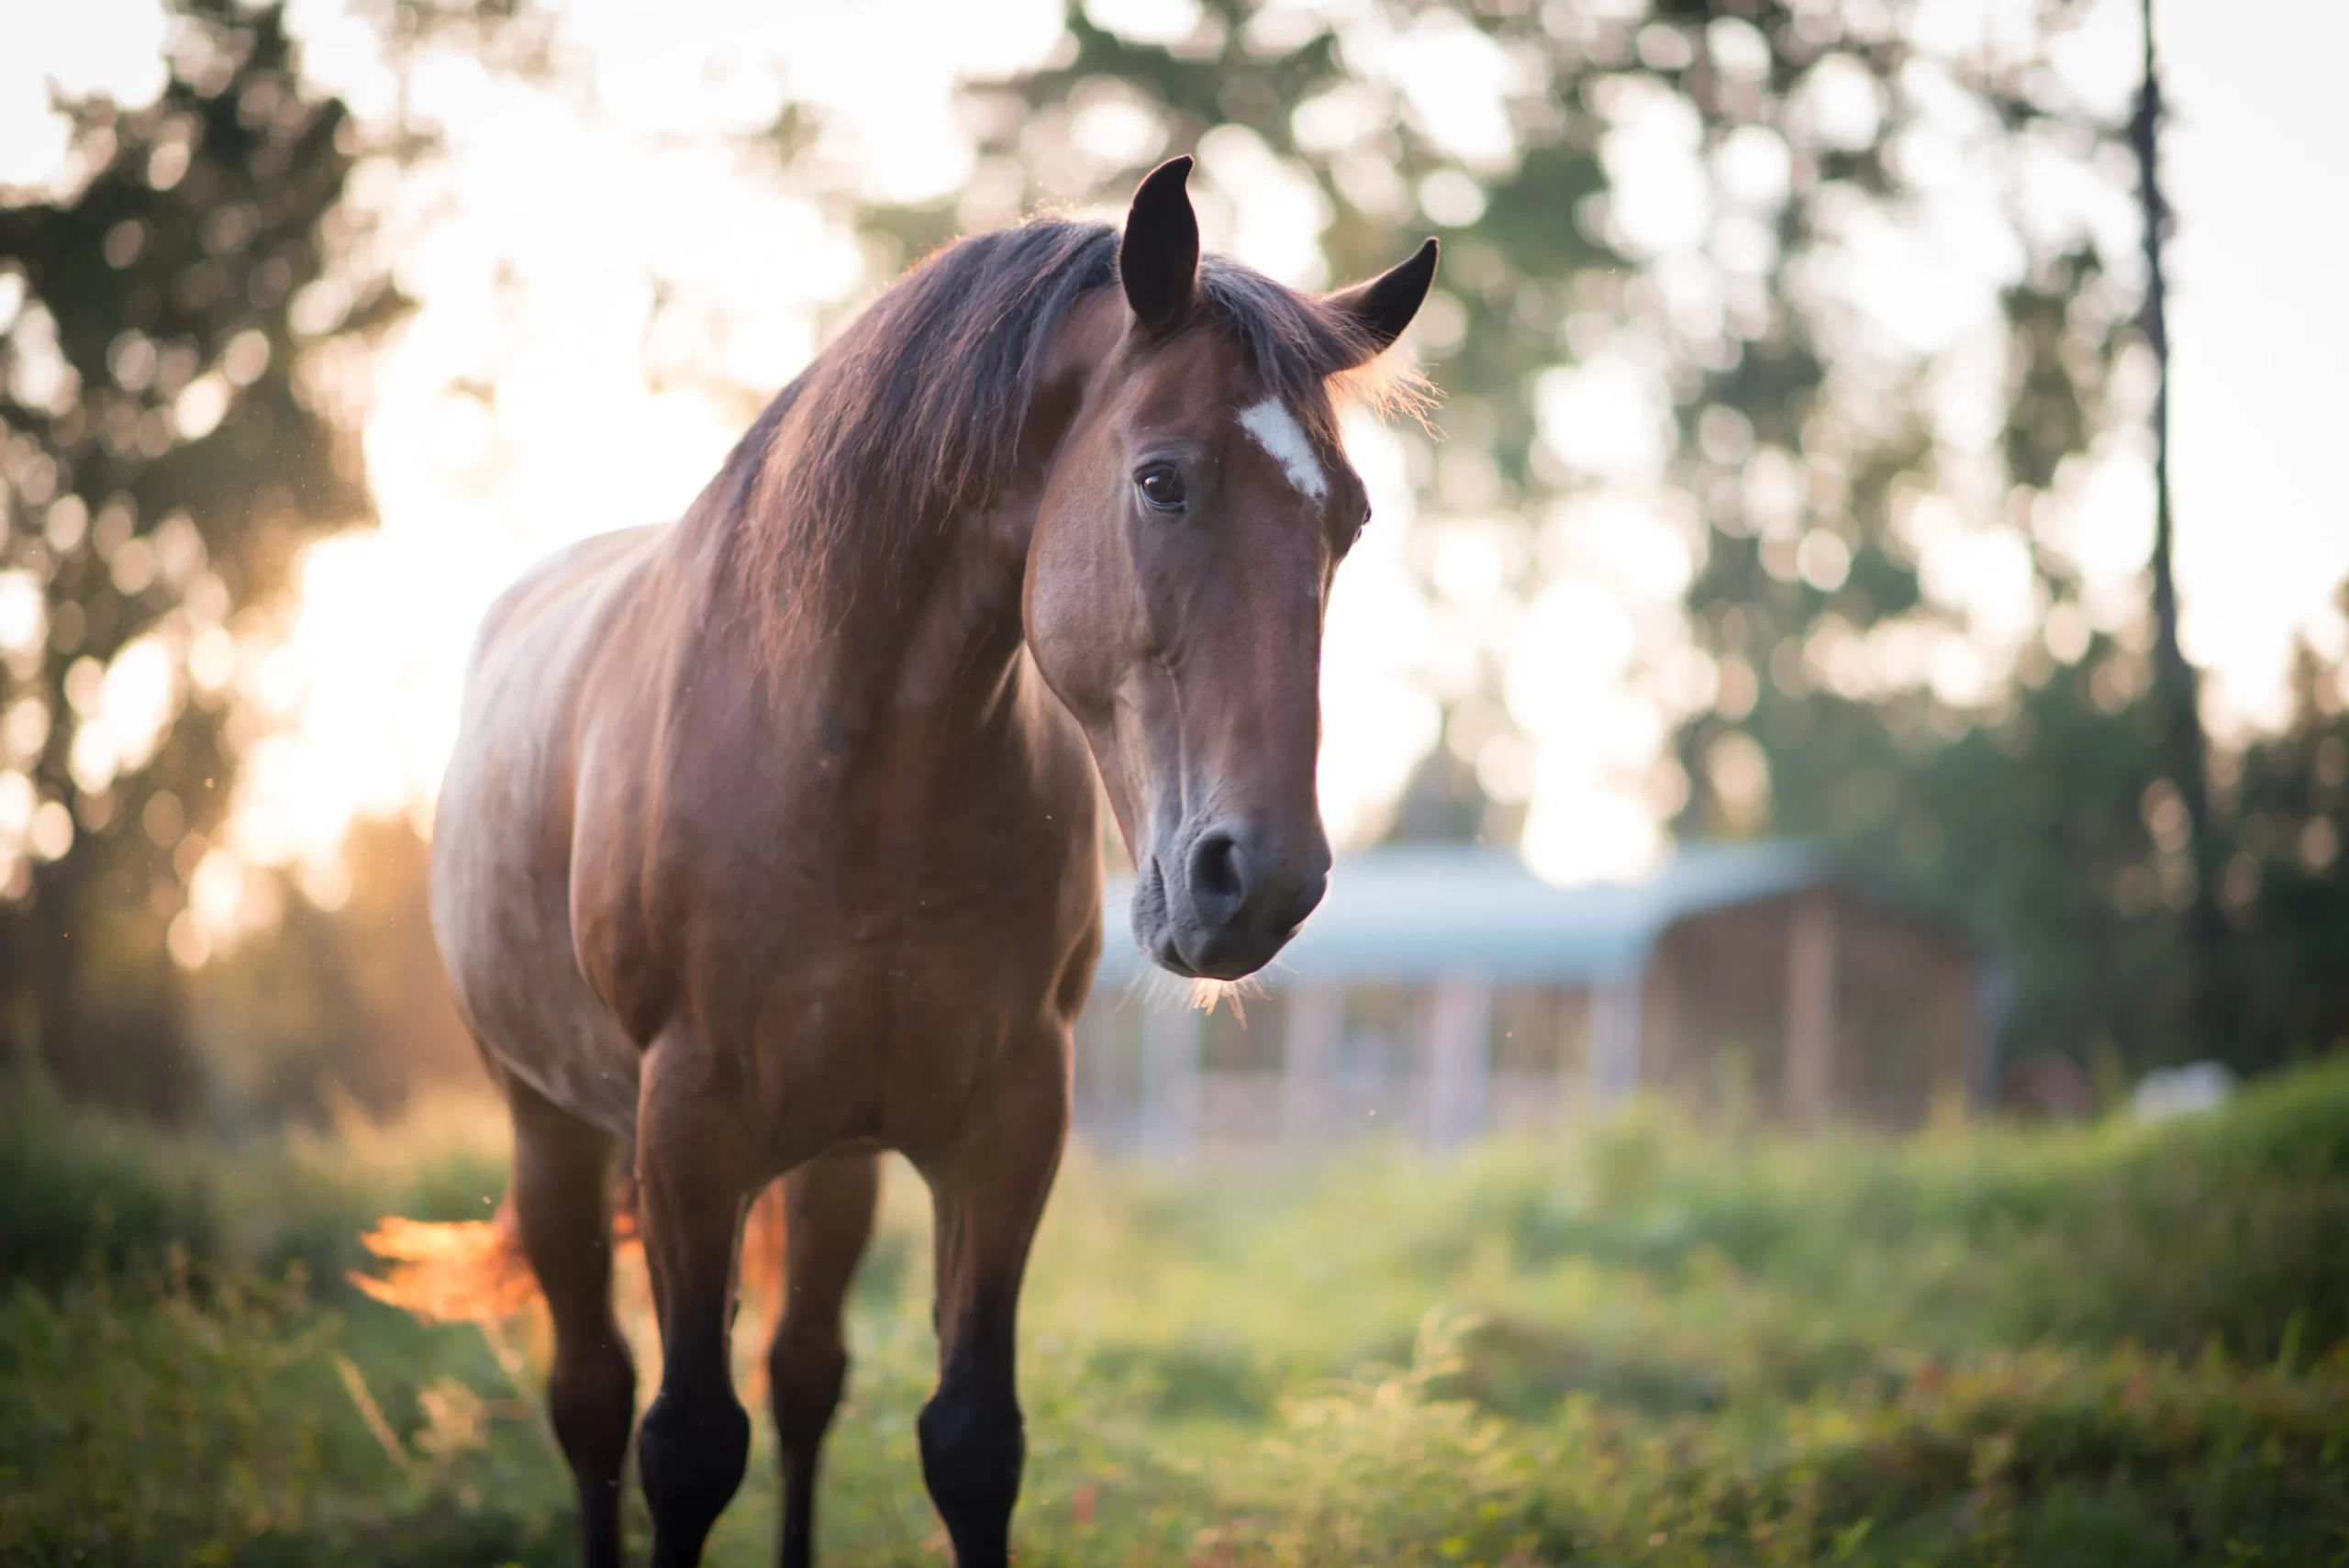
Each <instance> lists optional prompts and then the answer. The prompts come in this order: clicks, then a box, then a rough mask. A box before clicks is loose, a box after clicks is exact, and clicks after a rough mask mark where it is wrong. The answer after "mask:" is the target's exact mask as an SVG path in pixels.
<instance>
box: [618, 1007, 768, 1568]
mask: <svg viewBox="0 0 2349 1568" xmlns="http://www.w3.org/2000/svg"><path fill="white" fill-rule="evenodd" d="M666 1049H667V1042H665V1041H663V1042H662V1043H661V1044H657V1045H655V1047H654V1048H653V1050H652V1051H651V1053H650V1054H649V1055H648V1057H647V1060H646V1077H645V1090H644V1094H643V1096H642V1099H641V1102H640V1109H639V1112H638V1118H637V1121H638V1134H637V1136H638V1144H637V1162H638V1169H639V1173H640V1191H641V1199H640V1207H641V1210H642V1220H643V1227H644V1255H645V1262H646V1264H647V1266H648V1268H649V1270H650V1272H651V1275H652V1286H653V1291H652V1294H653V1306H654V1308H655V1309H656V1310H657V1312H658V1313H659V1315H660V1318H661V1356H662V1365H661V1391H660V1393H659V1394H658V1395H657V1396H655V1397H654V1398H653V1401H652V1405H651V1408H650V1409H648V1410H646V1411H645V1413H644V1421H643V1424H642V1426H641V1427H640V1429H638V1432H637V1471H638V1473H639V1474H640V1476H641V1477H642V1480H643V1483H644V1500H645V1504H646V1506H647V1507H648V1509H649V1511H650V1512H651V1516H652V1563H653V1568H691V1565H693V1564H695V1563H697V1562H700V1561H701V1551H702V1544H703V1542H704V1541H705V1540H707V1539H708V1536H709V1531H710V1527H711V1526H713V1525H715V1524H716V1523H717V1522H718V1514H719V1513H720V1512H722V1511H723V1510H724V1509H725V1507H726V1505H727V1503H728V1502H729V1501H730V1500H731V1499H732V1498H733V1496H734V1492H735V1489H736V1488H737V1487H739V1486H740V1485H741V1484H742V1471H743V1466H744V1465H745V1463H746V1462H748V1461H749V1458H750V1452H751V1418H750V1417H749V1416H748V1415H747V1414H745V1413H744V1411H743V1409H742V1405H741V1401H740V1400H739V1399H737V1398H736V1397H735V1396H734V1379H733V1371H732V1368H731V1366H730V1365H729V1359H728V1354H727V1342H728V1338H729V1330H730V1329H731V1328H732V1326H733V1313H734V1251H735V1246H736V1242H737V1240H738V1238H739V1235H740V1228H741V1217H742V1206H743V1202H744V1199H745V1198H746V1196H747V1195H748V1193H749V1190H750V1187H751V1181H750V1180H749V1179H748V1177H747V1176H746V1169H747V1162H746V1161H744V1160H743V1159H742V1158H741V1157H740V1151H741V1150H742V1148H743V1147H744V1145H743V1143H742V1141H741V1140H740V1137H739V1136H738V1129H737V1128H736V1126H735V1125H734V1122H733V1119H732V1116H731V1112H730V1107H726V1106H712V1105H710V1104H708V1103H707V1102H706V1101H703V1100H700V1099H698V1098H685V1097H683V1096H676V1095H664V1094H663V1092H662V1091H663V1084H662V1072H661V1069H662V1052H663V1051H665V1050H666Z"/></svg>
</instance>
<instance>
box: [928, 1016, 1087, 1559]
mask: <svg viewBox="0 0 2349 1568" xmlns="http://www.w3.org/2000/svg"><path fill="white" fill-rule="evenodd" d="M1067 1134H1068V1044H1067V1040H1066V1038H1065V1037H1064V1036H1063V1037H1060V1038H1058V1039H1055V1040H1052V1041H1051V1042H1049V1043H1048V1044H1047V1045H1043V1046H1040V1048H1039V1049H1038V1050H1037V1051H1034V1052H1032V1053H1030V1056H1029V1057H1028V1058H1027V1060H1026V1061H1025V1062H1020V1063H1019V1064H1017V1065H1015V1064H1014V1063H1010V1062H1007V1063H1005V1064H1004V1068H1003V1071H1002V1073H1001V1075H1000V1076H999V1077H998V1078H996V1080H994V1081H992V1082H990V1083H989V1084H986V1085H985V1087H984V1088H983V1089H982V1091H981V1092H980V1094H979V1095H976V1096H974V1100H973V1103H972V1106H971V1109H970V1112H969V1114H968V1115H967V1116H966V1118H964V1125H963V1129H962V1132H961V1134H960V1135H959V1137H958V1140H957V1147H956V1148H955V1149H954V1150H953V1151H951V1152H950V1153H949V1154H948V1155H947V1156H946V1157H944V1158H942V1159H941V1160H937V1161H934V1162H926V1163H925V1165H924V1168H923V1174H924V1175H925V1176H927V1177H928V1178H929V1181H930V1192H931V1195H932V1199H933V1202H934V1204H935V1206H936V1209H937V1217H938V1223H937V1273H938V1307H937V1310H938V1361H939V1376H938V1389H937V1392H936V1393H934V1394H932V1395H931V1396H930V1403H928V1404H927V1405H925V1406H923V1407H922V1412H921V1420H920V1425H919V1433H920V1438H921V1471H922V1479H923V1481H924V1482H926V1483H927V1484H928V1485H929V1487H930V1501H931V1502H933V1503H934V1504H936V1505H937V1507H938V1514H939V1518H941V1519H943V1520H944V1521H945V1524H946V1533H947V1535H948V1536H949V1537H950V1538H952V1540H953V1543H954V1561H955V1562H956V1563H957V1564H959V1568H1002V1565H1003V1564H1004V1563H1006V1562H1008V1561H1009V1549H1010V1532H1011V1510H1012V1507H1013V1505H1014V1504H1015V1503H1017V1502H1018V1501H1019V1473H1020V1469H1021V1466H1022V1464H1023V1463H1024V1462H1025V1460H1026V1456H1027V1439H1026V1435H1025V1428H1024V1424H1023V1422H1022V1420H1021V1418H1020V1414H1019V1391H1018V1387H1017V1379H1016V1376H1015V1373H1014V1371H1013V1349H1014V1345H1013V1341H1014V1339H1015V1335H1016V1329H1017V1319H1018V1314H1019V1284H1020V1277H1021V1275H1022V1274H1023V1273H1025V1272H1026V1270H1027V1265H1028V1246H1029V1242H1030V1240H1032V1239H1033V1238H1034V1236H1035V1233H1036V1221H1037V1219H1038V1218H1039V1217H1040V1216H1041V1214H1042V1213H1043V1208H1044V1199H1045V1196H1046V1195H1047V1194H1049V1193H1050V1192H1051V1190H1052V1173H1053V1172H1054V1171H1055V1170H1056V1169H1057V1168H1058V1166H1059V1164H1060V1157H1061V1147H1062V1144H1063V1141H1064V1140H1066V1138H1067Z"/></svg>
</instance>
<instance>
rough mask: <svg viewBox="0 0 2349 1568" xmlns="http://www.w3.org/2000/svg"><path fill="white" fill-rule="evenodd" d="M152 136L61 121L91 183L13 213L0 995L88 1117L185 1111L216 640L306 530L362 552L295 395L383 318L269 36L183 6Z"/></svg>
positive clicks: (299, 85)
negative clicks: (177, 947) (189, 888)
mask: <svg viewBox="0 0 2349 1568" xmlns="http://www.w3.org/2000/svg"><path fill="white" fill-rule="evenodd" d="M176 11H177V17H176V21H177V33H176V35H175V42H174V46H173V55H172V60H171V65H172V74H171V80H170V83H169V84H168V85H167V86H166V87H165V89H164V91H163V94H162V95H161V98H160V99H159V100H158V101H157V102H156V103H155V104H153V105H152V106H149V107H147V108H144V109H139V110H137V111H128V112H127V111H119V110H117V108H116V107H115V106H113V105H112V104H110V103H107V102H105V101H103V100H100V101H95V102H88V103H80V104H74V105H72V106H69V107H70V108H71V111H72V117H73V121H74V127H75V133H74V151H75V157H76V160H77V161H78V164H79V166H80V169H81V174H80V177H79V178H78V179H76V180H74V181H72V182H71V183H69V186H68V188H66V189H63V190H61V191H55V192H50V193H47V194H46V195H41V196H39V197H38V198H37V199H30V200H26V199H21V197H22V196H23V195H25V194H23V193H20V194H19V197H18V199H13V200H8V201H5V202H0V277H4V278H5V280H6V282H5V284H0V286H5V287H6V298H7V299H8V300H9V302H10V303H9V306H8V307H7V311H6V314H7V316H8V317H11V318H12V319H11V320H9V321H6V322H0V326H6V327H7V328H8V334H7V337H6V344H5V349H0V368H5V372H6V374H5V383H6V384H5V391H0V469H5V478H6V487H5V490H0V495H5V496H6V517H5V520H6V522H7V523H8V525H9V526H8V528H7V529H6V536H5V537H6V543H5V547H4V548H5V554H6V562H5V564H6V569H7V570H6V583H7V585H8V591H9V592H10V593H12V594H15V595H19V597H20V598H21V597H25V596H30V597H31V598H33V599H35V600H37V602H38V609H37V610H35V609H33V608H32V607H31V606H28V605H21V604H20V605H19V606H17V608H18V612H19V613H18V615H17V627H16V630H15V632H14V633H12V637H13V641H12V643H11V645H10V646H9V648H8V649H7V650H6V657H7V668H8V693H9V697H8V709H7V712H8V723H7V728H6V744H7V750H8V755H7V757H6V762H7V764H8V766H9V768H10V769H12V770H14V771H10V772H7V773H6V774H5V777H0V786H5V787H6V788H7V789H8V790H10V791H13V792H14V795H15V799H16V801H17V805H18V806H20V807H21V808H20V809H12V810H11V811H10V813H9V814H8V817H9V821H10V826H9V828H8V829H7V833H8V836H7V839H6V841H5V842H0V883H5V890H4V891H5V899H6V907H5V909H0V935H4V937H5V940H4V941H0V952H5V954H6V971H5V973H0V984H5V986H6V1006H7V1008H8V1010H9V1012H10V1013H11V1015H12V1021H13V1023H14V1025H15V1027H16V1029H17V1031H18V1032H19V1033H20V1035H22V1036H23V1037H25V1038H29V1039H36V1040H39V1041H40V1042H41V1046H42V1049H44V1050H45V1051H47V1052H48V1054H49V1058H50V1068H51V1070H52V1071H53V1072H54V1073H57V1075H58V1076H59V1078H60V1079H61V1081H62V1082H64V1083H66V1084H68V1085H69V1086H72V1087H73V1088H75V1089H77V1090H80V1091H83V1092H87V1093H92V1094H95V1095H100V1096H102V1097H105V1098H108V1099H112V1100H115V1101H117V1102H122V1103H128V1104H133V1105H141V1106H147V1107H149V1108H150V1109H157V1110H184V1109H185V1108H186V1107H187V1106H188V1105H189V1103H190V1102H191V1100H192V1099H193V1097H194V1093H195V1073H194V1070H193V1063H192V1062H191V1061H190V1060H189V1058H188V1056H187V1053H186V1051H185V1050H184V1041H183V1040H181V1038H180V1035H181V1032H182V1031H181V1023H180V1017H179V1015H180V997H179V993H178V989H177V985H176V983H175V977H174V975H173V970H172V968H171V966H170V965H169V964H168V963H167V962H165V959H164V956H163V950H164V940H163V936H164V929H165V927H166V926H167V924H168V923H169V922H170V921H171V920H172V919H173V917H174V916H175V915H176V914H177V913H178V911H179V910H180V909H181V908H182V907H183V906H184V901H185V896H186V895H185V886H186V884H187V882H188V880H189V878H190V877H192V876H193V874H194V873H195V869H196V867H197V865H198V864H199V863H200V862H201V861H202V860H203V858H204V854H205V851H206V834H208V833H212V832H214V831H216V830H217V823H218V820H219V817H220V815H221V811H222V806H223V804H224V802H225V800H226V798H227V785H228V781H229V777H230V773H231V770H232V767H233V765H234V753H235V752H236V751H237V750H238V749H239V740H250V733H242V732H240V731H239V726H242V727H243V731H248V732H249V731H250V727H251V723H252V717H251V716H250V715H245V716H243V717H241V718H240V717H238V715H237V713H236V710H235V706H234V705H233V703H231V701H230V700H229V699H230V695H231V692H230V687H231V683H232V677H233V676H234V675H235V673H236V650H235V645H234V642H233V640H232V637H231V623H232V620H233V618H234V617H236V615H237V614H238V612H239V609H240V608H242V607H244V606H250V605H253V604H255V603H256V602H260V601H262V600H264V599H265V598H266V597H267V595H270V594H271V593H273V591H274V590H276V589H277V588H279V587H280V586H281V585H282V584H284V581H285V578H286V574H287V572H288V570H289V567H290V565H291V563H292V559H293V552H294V550H295V546H296V545H297V543H298V542H299V541H300V540H301V539H302V538H303V537H304V536H305V535H306V534H307V533H309V532H311V531H313V530H316V529H318V528H325V527H330V526H347V525H350V524H352V523H356V522H361V521H364V520H365V519H366V517H367V516H368V502H367V498H366V493H365V490H364V488H363V487H362V484H361V483H360V478H359V474H358V470H357V457H356V452H355V449H354V448H353V447H352V445H351V440H350V439H349V438H348V435H347V434H346V433H344V432H341V431H339V430H338V428H336V426H335V425H334V424H333V423H332V422H330V420H329V419H328V417H327V413H326V411H325V410H324V409H323V408H322V407H321V406H320V383H319V382H318V381H317V378H316V377H315V376H307V375H306V373H305V366H306V364H311V363H312V361H315V360H316V358H317V355H318V354H319V353H320V352H321V350H324V349H326V348H327V347H328V346H330V345H334V344H337V343H340V342H344V341H351V340H356V339H361V338H363V337H364V336H365V335H366V334H368V333H370V332H372V331H373V330H374V329H375V328H378V327H380V326H381V325H382V324H383V323H384V321H385V320H387V319H388V318H389V317H391V316H392V315H394V314H395V313H396V311H397V310H398V308H399V306H400V301H399V300H398V298H397V296H396V295H395V294H394V293H393V292H392V291H391V289H390V288H389V286H388V285H387V284H384V283H383V282H381V281H380V280H377V281H375V282H373V284H370V283H369V282H368V280H367V279H365V278H364V277H363V276H362V275H360V274H359V273H358V272H355V271H354V269H353V268H352V267H351V265H349V264H348V256H347V254H346V252H347V251H348V250H349V247H350V246H351V241H352V240H353V239H354V238H355V233H354V227H353V224H352V222H351V218H350V217H349V216H348V214H347V212H346V210H345V209H344V207H343V206H342V205H341V197H342V194H343V188H344V184H345V183H346V181H347V179H348V177H349V174H350V171H351V165H352V162H353V161H354V158H355V149H354V146H353V139H352V135H351V127H350V124H349V121H348V117H347V115H346V112H345V110H344V108H343V106H342V105H341V104H340V103H339V102H337V101H334V100H332V99H329V98H325V97H322V96H320V95H317V94H315V93H313V92H311V91H309V90H308V89H307V88H306V86H305V84H304V83H303V81H302V78H301V75H300V72H299V69H298V61H296V59H295V50H294V46H293V44H292V42H291V41H290V39H288V37H287V34H286V31H285V28H284V18H283V16H282V12H281V10H280V9H279V8H276V7H267V8H261V9H252V8H248V7H244V6H234V5H230V4H228V3H226V0H185V3H184V4H182V5H180V6H177V7H176Z"/></svg>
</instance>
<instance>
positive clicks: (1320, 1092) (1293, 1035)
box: [1281, 981, 1346, 1148]
mask: <svg viewBox="0 0 2349 1568" xmlns="http://www.w3.org/2000/svg"><path fill="white" fill-rule="evenodd" d="M1345 1016H1346V993H1345V988H1344V987H1343V986H1341V985H1336V984H1330V983H1329V982H1327V981H1316V982H1310V983H1308V984H1301V985H1297V986H1293V987H1291V988H1290V990H1289V993H1288V1034H1287V1038H1286V1039H1285V1040H1283V1041H1282V1042H1281V1141H1282V1142H1283V1143H1285V1144H1287V1145H1289V1146H1291V1147H1293V1148H1304V1147H1308V1146H1310V1145H1313V1144H1317V1143H1319V1142H1320V1141H1321V1140H1323V1139H1324V1138H1326V1137H1327V1136H1328V1135H1329V1129H1330V1101H1331V1100H1332V1098H1334V1096H1335V1095H1336V1094H1337V1076H1338V1041H1339V1038H1340V1036H1341V1034H1342V1032H1343V1030H1344V1028H1345Z"/></svg>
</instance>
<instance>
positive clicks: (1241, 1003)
mask: <svg viewBox="0 0 2349 1568" xmlns="http://www.w3.org/2000/svg"><path fill="white" fill-rule="evenodd" d="M1264 994H1265V993H1264V982H1263V981H1261V980H1258V979H1257V978H1256V977H1255V976H1254V975H1252V974H1251V975H1248V976H1245V977H1244V978H1242V979H1239V980H1208V979H1205V978H1201V979H1198V980H1194V981H1192V982H1191V997H1190V1005H1191V1006H1194V1007H1196V1008H1197V1009H1198V1010H1199V1011H1200V1012H1202V1013H1205V1014H1207V1015H1208V1017H1210V1018H1212V1017H1214V1015H1215V1010H1216V1007H1217V1005H1218V1004H1219V1003H1222V1002H1227V1001H1228V1002H1230V1004H1231V1016H1232V1017H1233V1018H1237V1019H1239V1020H1240V1026H1241V1028H1242V1029H1245V1028H1247V1027H1248V999H1249V998H1250V997H1252V996H1262V995H1264Z"/></svg>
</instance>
